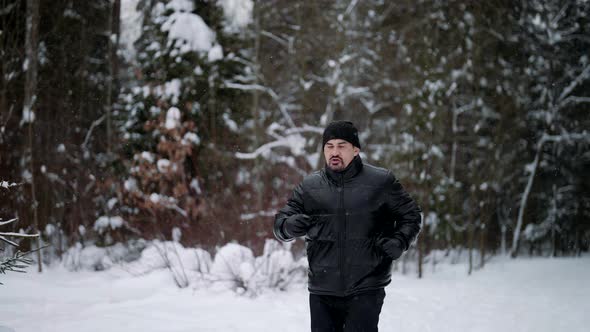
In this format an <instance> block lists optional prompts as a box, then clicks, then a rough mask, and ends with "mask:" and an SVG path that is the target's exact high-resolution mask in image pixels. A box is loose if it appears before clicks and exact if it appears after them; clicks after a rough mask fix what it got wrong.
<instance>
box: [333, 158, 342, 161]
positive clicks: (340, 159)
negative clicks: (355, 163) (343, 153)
mask: <svg viewBox="0 0 590 332" xmlns="http://www.w3.org/2000/svg"><path fill="white" fill-rule="evenodd" d="M332 160H339V161H342V158H340V157H332V158H330V161H332Z"/></svg>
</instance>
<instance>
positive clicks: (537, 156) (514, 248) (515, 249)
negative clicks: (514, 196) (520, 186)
mask: <svg viewBox="0 0 590 332" xmlns="http://www.w3.org/2000/svg"><path fill="white" fill-rule="evenodd" d="M543 143H544V140H543V139H541V141H539V143H538V144H537V153H536V154H535V160H533V163H532V165H531V168H532V169H531V171H530V172H531V174H530V175H529V179H528V181H527V184H526V187H525V190H524V193H523V194H522V199H521V200H520V207H519V208H518V219H517V222H516V227H515V228H514V237H513V238H512V248H511V249H510V256H511V257H512V258H515V257H516V255H517V254H518V245H519V243H518V242H519V238H520V229H521V228H522V222H523V216H524V209H525V208H526V203H527V200H528V197H529V194H530V193H531V188H532V187H533V180H534V179H535V174H536V173H537V166H539V160H540V159H541V150H542V149H543Z"/></svg>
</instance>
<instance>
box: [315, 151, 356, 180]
mask: <svg viewBox="0 0 590 332" xmlns="http://www.w3.org/2000/svg"><path fill="white" fill-rule="evenodd" d="M362 169H363V160H362V159H361V156H360V155H357V156H356V157H354V158H353V159H352V161H351V162H350V164H348V166H346V168H345V169H343V170H342V171H339V172H337V171H333V170H332V169H331V168H330V167H328V165H326V166H324V171H325V172H326V175H328V178H330V180H332V181H334V182H336V183H340V182H344V181H346V180H348V179H351V178H353V177H354V176H356V175H357V174H358V173H359V172H360V171H361V170H362Z"/></svg>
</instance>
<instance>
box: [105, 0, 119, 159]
mask: <svg viewBox="0 0 590 332" xmlns="http://www.w3.org/2000/svg"><path fill="white" fill-rule="evenodd" d="M109 5H110V10H109V17H108V20H107V33H108V41H107V42H108V44H107V45H108V46H107V56H108V64H109V74H108V77H107V79H106V96H105V104H104V108H105V111H106V120H107V121H106V126H107V154H108V155H110V154H111V148H112V144H113V139H112V121H111V108H112V98H113V97H112V95H113V80H114V75H116V68H117V55H116V50H117V48H118V44H119V18H118V16H119V12H120V7H121V1H120V0H109ZM113 37H115V40H113Z"/></svg>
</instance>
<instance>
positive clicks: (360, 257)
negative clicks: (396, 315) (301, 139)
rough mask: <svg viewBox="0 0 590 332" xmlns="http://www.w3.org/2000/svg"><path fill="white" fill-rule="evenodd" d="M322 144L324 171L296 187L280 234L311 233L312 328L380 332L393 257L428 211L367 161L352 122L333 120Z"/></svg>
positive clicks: (278, 226)
mask: <svg viewBox="0 0 590 332" xmlns="http://www.w3.org/2000/svg"><path fill="white" fill-rule="evenodd" d="M323 146H324V157H325V159H326V166H325V168H324V169H323V170H320V171H317V172H314V173H312V174H311V175H308V176H307V177H305V179H303V181H302V182H301V183H300V184H299V185H298V186H297V187H296V188H295V190H294V191H293V194H292V197H291V198H290V199H289V200H288V202H287V205H286V206H285V207H284V208H282V209H281V210H279V212H278V213H277V215H276V216H275V222H274V228H273V231H274V234H275V237H276V238H278V239H279V240H281V241H290V240H293V239H294V238H296V237H300V236H305V242H306V247H307V258H308V262H309V271H308V274H309V283H308V289H309V292H310V296H309V304H310V311H311V330H312V331H314V332H315V331H377V324H378V322H379V314H380V312H381V307H382V305H383V299H384V298H385V291H384V287H385V286H387V285H388V284H389V283H390V282H391V266H392V262H393V261H394V260H396V259H398V258H399V257H400V256H401V255H402V253H403V252H404V251H406V250H408V247H409V246H410V244H411V243H412V242H413V241H414V240H415V238H416V236H417V235H418V233H419V231H420V224H421V215H420V213H421V210H420V208H419V207H418V205H417V204H416V203H415V202H414V201H413V200H412V198H411V197H410V196H409V195H408V194H407V193H406V192H405V191H404V189H403V187H402V185H401V184H400V183H399V182H398V180H397V179H396V178H395V176H394V175H393V174H392V173H391V172H390V171H388V170H386V169H383V168H379V167H375V166H371V165H369V164H363V162H362V160H361V158H360V156H359V152H360V149H361V145H360V142H359V138H358V131H357V129H356V128H355V127H354V125H353V124H352V123H351V122H348V121H335V122H332V123H331V124H329V125H328V126H327V127H326V129H325V131H324V134H323Z"/></svg>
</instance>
